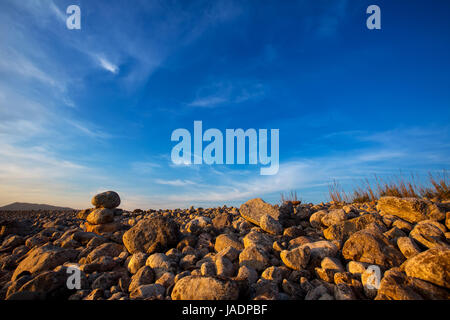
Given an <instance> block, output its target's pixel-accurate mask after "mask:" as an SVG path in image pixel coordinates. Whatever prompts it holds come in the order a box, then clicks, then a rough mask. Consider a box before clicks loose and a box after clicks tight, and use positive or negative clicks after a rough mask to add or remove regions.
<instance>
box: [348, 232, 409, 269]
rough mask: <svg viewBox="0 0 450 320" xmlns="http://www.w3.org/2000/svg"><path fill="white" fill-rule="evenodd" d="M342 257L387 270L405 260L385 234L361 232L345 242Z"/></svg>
mask: <svg viewBox="0 0 450 320" xmlns="http://www.w3.org/2000/svg"><path fill="white" fill-rule="evenodd" d="M342 256H343V257H344V258H345V259H348V260H354V261H360V262H366V263H371V264H377V265H380V266H384V267H386V268H391V267H395V266H399V265H400V264H402V263H403V261H404V260H405V259H404V257H403V255H402V253H401V252H400V251H399V250H397V249H396V248H395V247H394V246H392V245H391V244H390V243H389V241H388V240H387V239H386V237H384V236H383V234H381V233H378V232H374V231H370V230H361V231H358V232H356V233H354V234H353V235H351V236H350V238H349V239H348V240H347V241H346V242H345V244H344V247H343V248H342Z"/></svg>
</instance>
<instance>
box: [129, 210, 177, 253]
mask: <svg viewBox="0 0 450 320" xmlns="http://www.w3.org/2000/svg"><path fill="white" fill-rule="evenodd" d="M178 237H179V227H178V224H177V223H176V222H175V221H173V220H172V219H170V218H166V217H162V216H156V217H152V218H148V219H143V220H140V221H139V222H138V223H137V224H136V225H135V226H134V227H132V228H131V229H130V230H128V231H127V232H125V233H124V235H123V243H124V245H125V247H126V248H127V250H128V252H130V253H131V254H133V253H136V252H144V253H148V254H152V253H155V252H164V251H166V250H167V249H169V248H170V247H175V246H176V245H177V243H178Z"/></svg>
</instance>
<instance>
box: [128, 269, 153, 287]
mask: <svg viewBox="0 0 450 320" xmlns="http://www.w3.org/2000/svg"><path fill="white" fill-rule="evenodd" d="M153 282H155V273H154V272H153V270H152V269H151V268H150V267H148V266H143V267H142V268H140V269H139V270H138V271H137V272H136V274H134V275H133V276H132V277H131V282H130V285H129V287H128V292H133V291H134V290H135V289H137V288H138V287H140V286H143V285H146V284H151V283H153Z"/></svg>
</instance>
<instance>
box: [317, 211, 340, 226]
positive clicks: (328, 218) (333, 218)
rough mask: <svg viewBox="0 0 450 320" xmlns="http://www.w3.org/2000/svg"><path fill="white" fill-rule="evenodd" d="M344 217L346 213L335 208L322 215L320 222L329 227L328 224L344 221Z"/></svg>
mask: <svg viewBox="0 0 450 320" xmlns="http://www.w3.org/2000/svg"><path fill="white" fill-rule="evenodd" d="M345 218H346V215H345V211H344V210H342V209H335V210H331V211H330V212H328V214H326V215H325V216H323V217H322V219H321V222H322V224H323V225H325V226H327V227H329V226H332V225H333V224H337V223H339V222H342V221H344V220H345Z"/></svg>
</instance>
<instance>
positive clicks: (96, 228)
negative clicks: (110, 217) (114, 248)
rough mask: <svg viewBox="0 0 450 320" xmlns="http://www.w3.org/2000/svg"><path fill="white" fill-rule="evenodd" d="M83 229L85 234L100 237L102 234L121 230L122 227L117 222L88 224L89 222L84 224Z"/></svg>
mask: <svg viewBox="0 0 450 320" xmlns="http://www.w3.org/2000/svg"><path fill="white" fill-rule="evenodd" d="M84 227H85V229H86V232H92V233H95V234H98V235H102V234H104V233H114V232H117V231H120V230H122V228H123V225H122V224H121V223H119V222H111V223H105V224H90V223H89V222H85V223H84Z"/></svg>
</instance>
